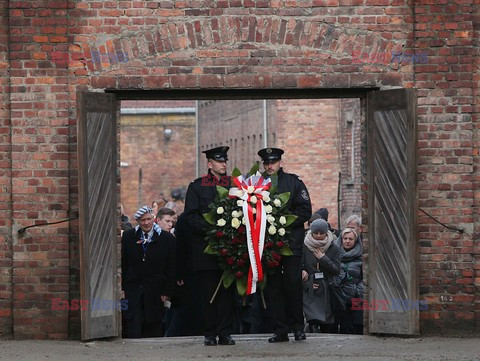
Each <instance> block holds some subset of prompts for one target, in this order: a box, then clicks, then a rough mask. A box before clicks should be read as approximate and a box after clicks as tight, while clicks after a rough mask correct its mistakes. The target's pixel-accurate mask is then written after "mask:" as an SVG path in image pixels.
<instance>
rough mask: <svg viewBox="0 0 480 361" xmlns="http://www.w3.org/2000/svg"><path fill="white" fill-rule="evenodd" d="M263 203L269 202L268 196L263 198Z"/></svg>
mask: <svg viewBox="0 0 480 361" xmlns="http://www.w3.org/2000/svg"><path fill="white" fill-rule="evenodd" d="M263 201H264V202H265V203H268V202H270V197H269V196H268V195H267V196H265V197H263Z"/></svg>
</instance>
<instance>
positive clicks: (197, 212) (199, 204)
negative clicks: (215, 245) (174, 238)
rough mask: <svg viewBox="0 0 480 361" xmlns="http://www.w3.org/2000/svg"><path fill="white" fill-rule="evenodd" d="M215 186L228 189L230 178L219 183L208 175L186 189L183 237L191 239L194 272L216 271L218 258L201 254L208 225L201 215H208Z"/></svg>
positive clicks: (225, 178)
mask: <svg viewBox="0 0 480 361" xmlns="http://www.w3.org/2000/svg"><path fill="white" fill-rule="evenodd" d="M217 185H221V186H222V187H225V188H227V189H228V188H230V177H229V176H224V177H222V178H221V179H220V180H219V181H217V180H216V178H215V177H214V176H213V175H212V174H211V173H210V171H209V173H208V175H207V176H203V177H200V178H197V179H195V180H194V181H193V182H192V183H190V185H189V186H188V189H187V195H186V197H185V209H184V214H185V222H186V223H188V227H187V230H186V232H184V237H189V238H190V239H191V247H192V262H193V264H192V268H193V270H194V271H208V270H218V269H220V267H219V266H218V258H217V256H215V255H209V254H205V253H203V251H204V250H205V248H206V247H207V245H208V242H207V241H206V240H205V236H206V231H207V229H208V223H207V222H206V221H205V219H204V218H203V216H202V214H204V213H208V212H209V211H210V209H209V208H208V205H209V204H210V203H212V202H213V201H214V199H215V197H216V196H217V188H216V186H217Z"/></svg>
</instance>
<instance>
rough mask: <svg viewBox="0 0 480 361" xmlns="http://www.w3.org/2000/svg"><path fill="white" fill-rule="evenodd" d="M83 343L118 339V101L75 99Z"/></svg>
mask: <svg viewBox="0 0 480 361" xmlns="http://www.w3.org/2000/svg"><path fill="white" fill-rule="evenodd" d="M77 110H78V112H77V113H78V118H77V126H78V177H79V190H78V191H79V211H80V214H79V215H80V296H81V299H82V300H88V301H89V304H88V306H87V307H86V309H83V310H81V323H82V340H88V339H94V338H102V337H111V336H119V326H118V319H119V311H118V309H117V300H118V292H117V278H116V275H117V223H118V222H117V139H116V134H117V132H116V126H117V124H116V118H117V116H116V115H117V99H116V97H115V95H113V94H104V93H79V94H78V97H77Z"/></svg>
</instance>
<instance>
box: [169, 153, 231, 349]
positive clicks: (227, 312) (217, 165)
mask: <svg viewBox="0 0 480 361" xmlns="http://www.w3.org/2000/svg"><path fill="white" fill-rule="evenodd" d="M228 149H229V147H225V146H222V147H216V148H213V149H209V150H206V151H204V152H203V153H205V155H206V157H207V161H208V163H207V164H208V174H207V175H205V176H203V177H200V178H197V179H195V180H194V181H193V182H192V183H190V185H189V186H188V190H187V195H186V197H185V210H184V213H185V222H187V223H188V228H189V229H190V230H191V237H190V238H191V242H192V252H193V255H192V256H193V257H192V259H193V271H194V272H198V278H199V279H200V289H201V291H202V292H201V308H202V318H203V334H204V336H205V340H204V344H205V346H214V345H217V336H218V344H219V345H235V341H234V340H233V339H232V337H231V332H232V324H233V311H234V303H233V302H234V287H229V288H228V289H225V288H224V287H223V285H221V286H220V288H219V290H218V293H217V294H216V296H215V298H214V299H213V302H212V303H210V301H211V299H212V296H213V295H214V293H215V289H216V288H217V285H218V283H219V281H220V279H221V277H222V273H223V272H222V270H221V269H220V267H219V266H218V260H217V256H214V255H208V254H205V253H203V251H204V249H205V248H206V247H207V241H205V235H206V231H207V222H206V221H205V219H204V218H203V216H202V214H203V213H207V212H209V211H210V210H209V208H208V205H209V204H210V203H211V202H212V201H213V200H214V199H215V196H216V195H217V191H216V186H217V185H222V186H224V187H226V188H228V187H230V177H229V176H227V175H226V171H227V160H228V157H227V152H228ZM179 281H180V283H181V281H182V280H179Z"/></svg>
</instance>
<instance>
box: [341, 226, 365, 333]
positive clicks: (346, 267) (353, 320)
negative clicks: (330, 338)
mask: <svg viewBox="0 0 480 361" xmlns="http://www.w3.org/2000/svg"><path fill="white" fill-rule="evenodd" d="M340 239H341V242H342V248H343V252H342V256H341V262H342V263H341V269H340V276H339V279H340V283H341V284H342V286H341V287H342V289H343V292H344V293H345V295H346V309H345V311H342V312H340V313H339V314H338V322H339V324H340V333H353V334H359V335H361V334H363V311H362V310H361V309H360V310H353V309H352V298H360V299H361V298H362V297H363V272H362V242H361V241H360V240H359V238H358V235H357V233H356V232H355V231H354V230H353V229H352V228H345V229H344V230H343V231H342V233H341V235H340Z"/></svg>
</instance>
